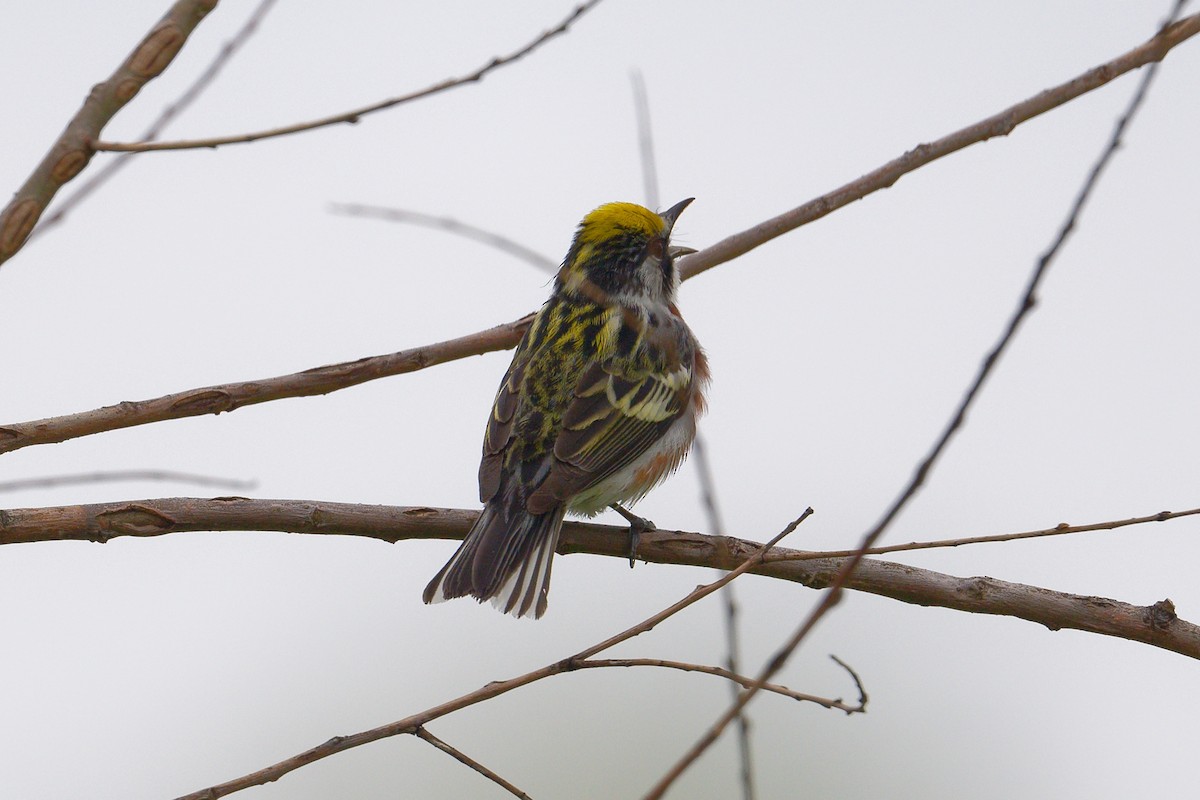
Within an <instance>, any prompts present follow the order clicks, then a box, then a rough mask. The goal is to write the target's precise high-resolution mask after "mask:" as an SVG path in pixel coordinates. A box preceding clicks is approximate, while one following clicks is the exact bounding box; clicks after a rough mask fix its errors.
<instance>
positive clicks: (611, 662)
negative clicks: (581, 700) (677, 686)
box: [576, 658, 867, 714]
mask: <svg viewBox="0 0 1200 800" xmlns="http://www.w3.org/2000/svg"><path fill="white" fill-rule="evenodd" d="M834 660H835V661H837V659H836V658H834ZM838 664H841V666H842V668H843V669H845V670H846V671H847V672H849V673H850V675H851V676H852V677H853V678H854V682H855V686H856V687H857V688H858V696H859V702H858V703H847V702H846V701H844V700H842V698H840V697H836V698H830V697H818V696H817V695H815V694H804V693H803V692H797V691H795V690H794V689H789V688H788V687H786V686H783V685H782V684H778V683H768V684H764V685H763V691H766V692H772V693H774V694H778V695H783V696H784V697H790V698H792V699H793V700H800V701H802V702H806V703H816V704H817V705H819V706H822V707H824V708H829V709H833V710H836V711H845V712H846V713H847V714H863V713H866V710H867V700H866V692H864V691H863V688H862V681H861V680H860V679H859V678H858V676H857V675H856V674H855V672H854V670H852V669H850V668H849V667H848V666H846V665H845V664H843V663H842V662H841V661H838ZM576 666H578V667H579V668H580V669H591V668H594V667H662V668H665V669H677V670H681V671H683V672H702V673H704V674H705V675H716V676H717V677H719V678H725V679H726V680H728V681H729V682H730V683H731V684H732V685H733V686H734V691H737V687H738V686H742V687H743V688H745V687H749V686H750V685H751V684H753V683H754V679H753V678H750V677H747V676H745V675H739V674H738V673H737V672H735V671H734V670H731V669H727V668H724V667H712V666H709V665H707V664H691V663H689V662H686V661H669V660H665V659H661V658H603V659H601V658H589V659H586V660H584V661H580V662H577V664H576Z"/></svg>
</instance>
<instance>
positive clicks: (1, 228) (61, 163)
mask: <svg viewBox="0 0 1200 800" xmlns="http://www.w3.org/2000/svg"><path fill="white" fill-rule="evenodd" d="M216 5H217V0H179V2H177V3H175V4H174V5H173V6H171V10H170V11H168V12H167V13H166V15H165V16H164V17H163V18H162V19H161V20H159V21H158V24H157V25H155V26H154V28H153V29H151V31H150V32H149V33H148V34H146V37H145V38H144V39H142V41H141V43H140V44H138V46H137V47H135V48H134V50H133V52H132V53H130V54H129V56H128V57H127V58H126V59H125V60H124V61H123V62H122V63H121V66H119V67H117V70H116V72H114V73H113V74H112V75H111V76H109V78H108V80H106V81H104V82H103V83H98V84H96V85H95V86H94V87H92V91H91V92H90V93H89V94H88V96H87V99H86V100H84V102H83V107H82V108H80V109H79V111H77V112H76V113H75V116H74V117H73V118H72V119H71V121H70V122H68V123H67V127H66V128H65V129H64V130H63V132H62V133H61V134H60V135H59V137H58V141H56V142H55V143H54V144H53V145H52V146H51V147H50V152H49V153H47V154H46V157H45V158H43V159H42V162H41V163H40V164H38V165H37V167H36V168H35V169H34V171H33V174H32V175H30V176H29V178H28V180H26V181H25V183H24V185H23V186H21V188H20V189H18V190H17V192H16V194H15V195H13V199H12V200H11V201H10V202H9V204H8V205H7V206H6V207H5V208H4V210H3V211H0V264H3V263H4V262H5V261H7V260H8V259H10V258H12V256H13V254H14V253H16V252H17V251H18V250H20V249H21V246H22V245H24V244H25V240H26V239H27V238H28V237H29V232H30V231H32V230H33V226H34V225H36V224H37V221H38V219H40V218H41V216H42V214H43V213H45V211H46V206H48V205H50V201H51V200H52V199H53V198H54V195H55V194H56V193H57V192H58V190H59V189H60V188H62V186H63V184H65V183H67V181H70V180H71V179H72V178H74V177H75V176H76V175H78V174H79V173H80V172H81V171H82V170H83V168H84V167H86V166H87V164H88V162H89V161H90V160H91V158H92V154H93V153H95V141H96V139H98V138H99V137H100V131H102V130H103V129H104V126H105V125H107V124H108V121H109V120H110V119H112V118H113V115H115V114H116V113H117V112H118V111H120V110H121V109H122V108H124V107H125V104H126V103H128V102H129V101H130V100H132V99H133V98H134V96H135V95H137V93H138V92H139V91H141V88H142V87H143V86H145V85H146V83H147V82H149V81H151V80H153V79H154V78H156V77H158V76H159V75H160V74H162V71H163V70H165V69H166V68H167V67H168V66H169V65H170V63H171V62H172V61H173V60H174V59H175V56H176V55H178V54H179V51H180V49H182V48H183V45H184V42H186V41H187V38H188V36H189V35H191V32H192V31H193V30H194V29H195V28H196V26H197V25H198V24H199V23H200V20H202V19H204V17H205V15H207V14H208V12H210V11H212V10H213V9H214V8H215V7H216Z"/></svg>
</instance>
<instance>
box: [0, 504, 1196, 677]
mask: <svg viewBox="0 0 1200 800" xmlns="http://www.w3.org/2000/svg"><path fill="white" fill-rule="evenodd" d="M478 513H479V512H477V511H468V510H465V509H445V508H427V507H422V506H378V505H358V504H353V503H327V502H316V501H305V500H251V499H248V498H244V497H226V498H215V499H211V500H205V499H198V498H186V497H185V498H163V499H155V500H132V501H123V502H116V503H96V504H91V505H78V506H62V507H54V508H24V509H10V510H6V511H0V544H17V543H29V542H45V541H62V540H76V541H93V542H106V541H108V540H110V539H113V538H116V537H119V536H162V535H165V534H169V533H177V532H182V531H280V532H288V533H307V534H316V535H322V534H323V535H346V536H362V537H367V538H373V539H379V540H382V541H385V542H399V541H403V540H407V539H462V538H463V536H465V535H466V533H467V531H468V530H469V529H470V527H471V524H472V523H473V522H474V521H475V518H476V517H477V516H478ZM1157 516H1158V515H1155V516H1154V517H1145V518H1142V519H1143V521H1145V522H1150V521H1156V519H1157ZM628 534H629V530H628V528H626V527H620V526H610V525H595V524H592V523H583V522H567V523H566V525H564V526H563V533H562V540H561V542H560V543H559V552H560V553H564V554H566V553H590V554H593V555H603V556H610V557H613V558H621V559H625V558H628V557H629V535H628ZM760 547H761V545H758V544H756V543H754V542H749V541H746V540H744V539H738V538H735V537H732V536H706V535H704V534H701V533H693V532H690V531H661V530H659V531H650V532H648V533H644V534H642V537H641V540H640V544H639V546H638V558H640V559H642V560H645V561H649V562H654V563H658V564H680V565H689V566H697V567H712V568H716V569H722V570H733V569H736V568H738V567H740V566H742V565H744V564H746V562H747V561H748V560H749V559H751V558H752V556H753V555H754V554H755V553H756V552H757V551H758V549H759V548H760ZM801 556H803V557H804V559H805V560H798V557H801ZM812 556H813V554H810V553H801V552H800V551H796V550H792V549H790V548H784V547H774V548H772V549H771V551H770V554H769V555H768V556H767V557H766V559H765V563H763V564H761V565H759V566H755V567H754V568H753V570H752V571H753V572H754V573H755V574H757V575H763V576H767V577H770V578H775V579H778V580H786V581H793V582H795V583H799V584H802V585H804V586H807V587H809V588H811V589H824V588H827V587H828V586H830V585H831V584H832V583H833V581H834V579H835V578H836V576H837V575H838V574H839V572H840V571H841V570H842V569H843V567H844V566H845V565H846V564H847V563H848V562H849V560H850V559H849V558H847V557H844V556H843V557H812ZM846 588H848V589H853V590H855V591H860V592H867V593H870V594H875V595H879V596H881V597H889V598H891V599H893V600H899V601H901V602H904V603H912V604H915V605H922V606H939V607H941V608H950V609H955V610H957V611H966V612H969V613H973V614H994V615H998V616H1007V617H1015V618H1017V619H1024V620H1027V621H1029V622H1034V623H1037V624H1039V625H1044V626H1046V627H1047V628H1049V629H1050V630H1061V629H1073V630H1080V631H1087V632H1089V633H1098V634H1102V635H1104V636H1115V637H1117V638H1120V639H1128V640H1130V641H1134V642H1142V643H1143V644H1148V645H1151V646H1153V647H1161V648H1162V649H1164V650H1170V651H1173V652H1176V653H1181V654H1182V655H1185V656H1188V657H1190V658H1196V659H1200V626H1197V625H1194V624H1192V623H1190V622H1186V621H1184V620H1182V619H1179V618H1178V617H1176V616H1175V613H1174V609H1173V607H1172V606H1171V604H1170V601H1165V600H1164V601H1159V602H1158V603H1154V604H1152V605H1150V606H1135V605H1131V604H1129V603H1123V602H1120V601H1117V600H1110V599H1107V598H1103V597H1088V596H1084V595H1076V594H1070V593H1067V592H1056V591H1052V590H1050V589H1043V588H1040V587H1037V586H1028V585H1024V584H1020V583H1010V582H1008V581H1002V580H997V579H995V578H986V577H971V578H960V577H956V576H953V575H946V574H944V573H940V572H934V571H932V570H927V569H921V568H919V567H912V566H908V565H905V564H896V563H893V562H888V561H879V560H877V559H869V558H868V559H864V560H863V561H862V562H860V563H859V565H858V567H857V568H856V569H855V571H854V573H853V574H852V575H851V576H850V578H849V579H848V581H847V583H846ZM592 655H594V653H586V654H582V655H581V656H580V657H583V658H588V657H591V656H592Z"/></svg>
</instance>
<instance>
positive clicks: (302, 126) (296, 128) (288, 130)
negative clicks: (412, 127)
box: [95, 0, 600, 153]
mask: <svg viewBox="0 0 1200 800" xmlns="http://www.w3.org/2000/svg"><path fill="white" fill-rule="evenodd" d="M599 2H600V0H587V2H585V3H581V4H580V5H578V6H576V7H575V9H574V10H572V11H571V13H570V14H568V15H567V17H566V18H565V19H563V21H562V22H560V23H558V25H556V26H555V27H553V28H550V29H549V30H546V31H542V33H541V35H539V36H538V37H537V38H535V39H533V40H532V41H530V42H529V43H528V44H526V45H524V46H523V47H521V48H520V49H519V50H515V51H513V52H511V53H509V54H508V55H506V56H496V57H495V58H493V59H491V60H490V61H488V62H487V63H486V64H484V65H483V66H482V67H479V68H478V69H476V70H475V71H474V72H471V73H469V74H467V75H463V76H462V77H460V78H447V79H446V80H444V81H441V82H440V83H435V84H434V85H432V86H427V87H425V88H424V89H418V90H417V91H415V92H409V93H408V94H403V95H400V96H399V97H393V98H390V99H388V100H383V101H380V102H378V103H372V104H371V105H369V106H363V107H362V108H356V109H354V110H353V111H346V112H343V113H341V114H334V115H333V116H329V117H322V118H321V119H315V120H312V121H310V122H298V123H296V124H294V125H284V126H282V127H279V128H271V129H270V130H265V131H256V132H254V133H242V134H237V135H235V136H215V137H212V138H209V139H189V140H186V141H177V142H96V143H95V148H96V149H97V150H107V151H112V152H120V153H145V152H149V151H152V150H194V149H197V148H212V147H220V146H222V145H227V144H243V143H246V142H257V141H259V140H261V139H273V138H275V137H277V136H288V135H290V134H293V133H302V132H304V131H311V130H314V129H316V128H325V127H328V126H330V125H341V124H349V125H354V124H357V123H358V121H359V120H360V119H362V118H363V117H365V116H367V115H368V114H374V113H375V112H376V111H384V110H386V109H389V108H393V107H395V106H398V105H400V104H402V103H408V102H411V101H413V100H419V99H421V98H422V97H429V96H430V95H435V94H440V93H441V92H444V91H446V90H448V89H455V88H457V87H459V86H465V85H467V84H470V83H478V82H479V81H481V80H483V78H484V76H485V75H487V74H488V73H489V72H492V71H493V70H495V69H499V68H500V67H503V66H505V65H507V64H511V63H513V62H514V61H519V60H520V59H522V58H524V57H525V56H527V55H529V54H530V53H532V52H533V51H534V50H536V49H538V48H539V47H541V46H542V45H543V44H545V43H546V42H548V41H549V40H551V39H553V38H554V37H556V36H558V35H559V34H563V33H566V32H567V29H568V28H570V27H571V25H572V24H573V23H574V22H575V21H576V20H578V19H579V18H580V17H582V16H583V15H584V14H586V13H587V12H588V11H590V10H592V8H594V7H595V6H596V4H597V3H599Z"/></svg>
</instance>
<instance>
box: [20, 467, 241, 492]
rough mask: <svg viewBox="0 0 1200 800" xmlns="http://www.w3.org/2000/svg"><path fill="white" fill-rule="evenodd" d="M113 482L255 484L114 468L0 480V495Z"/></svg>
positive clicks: (224, 486)
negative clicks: (28, 490)
mask: <svg viewBox="0 0 1200 800" xmlns="http://www.w3.org/2000/svg"><path fill="white" fill-rule="evenodd" d="M115 481H179V482H180V483H191V484H194V485H196V486H215V487H218V488H221V489H247V490H248V489H253V488H254V487H255V486H257V485H258V483H257V482H256V481H239V480H237V479H235V478H221V477H215V476H211V475H196V474H194V473H190V472H177V471H175V470H170V469H114V470H107V471H100V472H78V473H73V474H70V475H47V476H45V477H42V478H21V479H19V480H12V481H0V492H16V491H20V490H23V489H50V488H55V487H58V486H76V485H79V484H81V483H112V482H115Z"/></svg>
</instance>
